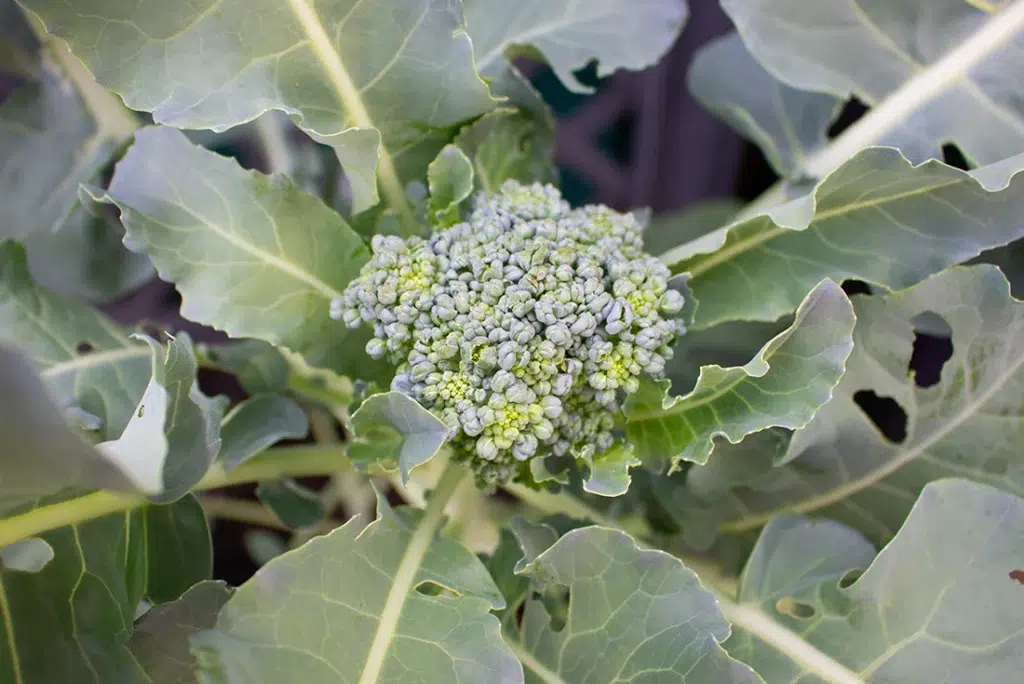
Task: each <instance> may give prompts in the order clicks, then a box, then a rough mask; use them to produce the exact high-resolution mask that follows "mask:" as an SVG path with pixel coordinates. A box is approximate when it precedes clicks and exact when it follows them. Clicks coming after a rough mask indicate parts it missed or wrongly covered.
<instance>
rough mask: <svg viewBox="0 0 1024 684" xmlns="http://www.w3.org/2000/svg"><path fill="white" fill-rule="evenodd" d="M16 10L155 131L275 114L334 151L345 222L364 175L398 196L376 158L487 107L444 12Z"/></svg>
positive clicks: (265, 7) (464, 44)
mask: <svg viewBox="0 0 1024 684" xmlns="http://www.w3.org/2000/svg"><path fill="white" fill-rule="evenodd" d="M21 1H22V3H23V4H24V5H25V6H26V7H28V8H29V9H31V10H33V11H34V12H36V13H38V14H39V15H40V16H41V17H42V18H43V20H44V22H45V23H46V26H47V28H48V29H50V30H52V31H54V32H55V33H56V34H57V35H59V36H60V37H62V38H64V39H66V40H68V41H69V43H70V45H71V49H72V51H73V52H74V53H75V54H76V55H78V56H79V57H80V58H81V59H82V61H84V62H85V64H86V66H88V67H89V69H90V70H91V71H92V73H93V74H95V75H96V78H97V79H98V80H99V81H100V83H102V84H104V85H106V86H107V87H109V88H111V89H113V90H115V91H116V92H118V93H120V94H121V95H122V96H123V97H124V99H125V102H126V103H127V104H128V106H129V107H131V108H133V109H139V110H144V111H148V112H152V113H153V118H154V120H155V121H156V122H157V123H163V124H169V125H172V126H176V127H179V128H209V129H213V130H217V131H222V130H225V129H227V128H230V127H231V126H234V125H237V124H240V123H245V122H247V121H251V120H253V119H255V118H256V117H258V116H259V115H260V114H262V113H264V112H266V111H268V110H271V109H279V110H282V111H284V112H287V113H288V114H289V115H291V116H292V118H293V119H295V120H296V122H297V123H298V124H299V125H300V126H301V127H302V128H303V130H305V131H306V132H307V133H309V134H310V135H311V136H313V137H314V138H315V139H316V140H318V141H320V142H323V143H326V144H329V145H331V146H332V147H334V148H335V150H336V152H337V154H338V158H339V159H340V160H341V163H342V165H343V167H345V171H346V175H347V176H348V178H349V180H350V181H351V184H352V192H353V208H354V210H355V211H357V212H358V211H361V210H363V209H366V208H368V207H369V206H371V205H373V204H374V203H376V201H377V189H376V184H375V182H374V175H375V170H376V169H377V166H378V161H379V162H380V165H381V169H380V171H381V175H382V177H383V178H385V179H386V180H385V182H386V183H389V184H391V185H393V186H394V187H393V188H392V189H393V190H395V189H397V190H398V191H400V190H401V188H402V186H401V185H400V183H399V182H398V179H397V176H396V172H395V167H396V165H398V164H401V163H402V160H401V159H395V158H393V157H392V156H391V155H390V154H389V152H388V151H387V149H386V147H390V148H393V150H394V151H395V152H396V153H397V155H399V156H401V155H403V154H406V155H407V154H412V153H413V152H415V151H416V147H417V146H418V145H419V144H420V143H421V142H422V141H423V140H424V139H425V138H429V137H430V136H431V135H432V130H431V129H435V128H446V127H449V126H452V125H454V124H457V123H459V122H461V121H463V120H466V119H470V118H472V117H474V116H476V115H479V114H481V113H483V112H485V111H487V110H489V109H491V108H492V107H493V105H494V101H493V100H492V98H491V96H490V94H489V93H488V91H487V86H486V85H485V84H484V82H483V81H482V80H481V79H480V77H479V75H478V74H477V73H476V70H475V68H474V66H473V46H472V44H471V42H470V40H469V37H468V36H467V35H466V33H465V30H464V28H463V20H462V13H461V11H460V10H461V8H460V6H459V4H458V3H453V2H450V1H449V0H411V1H410V0H340V1H334V2H327V1H325V0H289V1H288V2H285V3H281V2H274V1H273V0H259V1H258V2H252V1H251V0H220V1H216V0H202V1H201V2H199V3H185V4H176V5H168V4H167V3H166V2H164V0H143V1H142V2H138V3H135V4H133V5H131V6H127V5H121V4H118V3H112V4H108V5H102V6H99V7H97V6H96V3H95V2H93V1H92V0H71V1H70V2H64V1H63V0H21ZM126 55H131V58H130V59H129V58H126ZM382 138H383V143H384V146H385V147H379V143H380V142H381V140H382ZM442 145H443V143H442ZM440 147H441V145H438V146H437V148H436V149H434V153H436V150H437V149H440ZM432 156H433V155H432V154H431V155H430V156H429V157H426V159H425V160H424V161H423V163H422V168H421V169H420V171H421V173H420V174H419V175H421V176H422V172H424V171H425V170H426V164H427V162H429V161H430V158H432Z"/></svg>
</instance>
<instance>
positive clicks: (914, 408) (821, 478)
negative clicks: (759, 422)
mask: <svg viewBox="0 0 1024 684" xmlns="http://www.w3.org/2000/svg"><path fill="white" fill-rule="evenodd" d="M854 303H855V311H856V314H857V326H856V329H855V330H854V350H853V354H851V356H850V359H849V361H848V363H847V372H846V375H845V376H844V377H843V380H842V382H841V383H840V384H839V387H837V388H836V391H835V394H834V396H833V397H832V399H831V400H830V401H829V402H828V403H827V404H825V405H824V406H823V407H822V408H821V409H820V410H819V411H818V414H817V415H816V416H815V418H814V420H813V421H811V423H810V424H809V425H808V426H807V427H805V428H804V429H803V430H800V431H798V432H796V433H795V434H794V435H793V438H792V440H791V441H790V442H789V445H788V448H787V449H786V450H785V451H784V452H782V454H778V453H777V452H776V453H770V452H765V453H762V454H753V453H750V452H745V453H743V452H739V453H737V452H732V451H730V450H724V451H723V453H722V454H721V455H720V456H719V457H718V458H716V459H715V460H714V461H712V462H711V463H709V464H708V465H707V466H705V467H704V468H708V469H710V470H711V471H712V472H711V473H708V474H702V473H701V472H700V471H701V470H703V469H704V468H698V469H696V470H693V471H691V472H690V473H689V477H690V478H691V479H692V478H697V479H698V480H699V484H702V485H703V490H704V491H702V492H700V494H701V496H702V497H703V498H705V499H706V500H707V501H708V502H709V503H707V504H706V506H707V507H709V508H711V509H712V511H711V512H713V513H714V516H715V517H716V518H717V522H718V523H719V524H721V526H722V529H724V530H726V531H731V532H740V531H745V530H752V529H756V528H758V527H760V526H761V525H763V524H765V523H766V522H767V521H768V520H770V519H771V518H772V517H773V516H774V515H777V514H779V513H784V512H801V513H807V512H815V513H816V514H825V515H828V516H829V517H831V518H835V519H838V520H842V521H843V522H846V523H848V524H850V525H852V526H854V527H856V528H857V529H859V530H860V531H861V532H863V533H864V534H866V535H867V536H868V537H869V538H870V539H872V540H875V541H878V542H882V543H884V542H886V541H888V540H889V539H890V538H891V537H892V535H893V534H894V533H895V532H896V530H897V529H898V528H899V526H900V524H901V523H902V522H903V520H904V518H905V516H906V514H907V512H908V511H909V510H910V507H911V505H912V504H913V502H914V500H915V498H916V497H917V495H918V493H919V492H920V491H921V488H922V487H924V485H925V484H926V483H927V482H929V481H931V480H936V479H939V478H942V477H969V478H971V479H972V480H977V481H980V482H985V483H987V484H989V485H992V486H995V487H999V488H1001V489H1004V490H1007V491H1010V492H1013V493H1015V494H1017V495H1018V496H1024V457H1022V456H1021V452H1020V449H1019V445H1020V443H1021V434H1022V433H1021V430H1022V427H1021V426H1022V425H1024V409H1022V406H1021V402H1020V396H1021V391H1022V388H1024V371H1022V368H1024V303H1021V302H1020V301H1018V300H1015V299H1012V298H1011V297H1010V294H1009V287H1008V285H1007V282H1006V279H1005V278H1004V276H1003V275H1002V274H1001V273H1000V272H999V270H998V269H996V268H995V267H993V266H987V265H979V266H971V267H958V268H955V269H951V270H948V271H945V272H943V273H940V274H938V275H935V276H933V277H931V278H929V279H927V280H925V281H924V282H923V283H921V284H920V285H917V286H915V287H913V288H911V289H909V290H905V291H902V292H897V293H895V294H892V295H890V296H887V297H878V296H875V297H855V298H854ZM923 314H927V315H929V316H934V315H935V314H937V315H938V316H940V317H941V318H942V319H943V320H944V321H945V322H946V323H947V324H948V325H949V327H950V328H951V329H952V343H953V353H952V357H951V358H950V359H949V360H948V361H947V362H946V363H945V365H944V366H943V367H942V373H941V376H940V378H939V381H938V382H937V383H936V384H935V385H932V386H930V387H918V386H917V385H916V383H915V380H914V378H913V376H912V375H911V374H910V373H909V372H908V367H909V364H910V360H911V356H912V354H913V346H914V329H915V323H918V324H919V323H920V322H921V321H922V315H923ZM862 391H866V392H874V393H875V394H876V395H877V396H879V397H888V398H891V399H893V400H895V401H896V402H897V403H898V404H899V406H900V407H902V409H903V411H905V412H906V415H907V424H906V437H905V438H904V439H903V440H902V441H901V442H894V441H891V440H890V439H888V438H886V437H885V436H883V435H882V434H881V433H880V432H879V430H878V428H877V427H876V426H875V424H874V423H873V422H872V421H871V419H870V418H869V417H868V416H867V415H866V414H865V413H864V411H863V410H861V408H860V407H859V406H858V404H857V402H856V400H855V395H857V393H858V392H862ZM773 456H779V458H777V460H776V461H774V462H773V458H772V457H773ZM773 466H774V467H773ZM716 472H717V474H715V473H716ZM713 480H717V481H718V482H717V484H713V485H711V486H710V487H709V486H708V485H709V484H710V483H711V482H712V481H713ZM730 486H731V487H733V489H732V490H731V491H730ZM709 489H710V490H711V491H710V492H709V491H708V490H709ZM712 493H713V494H717V495H718V496H716V497H713V498H712V497H711V496H710V494H712ZM679 498H680V500H685V499H687V498H689V499H690V500H691V501H692V500H693V499H694V498H699V497H693V496H689V497H688V496H687V495H686V493H685V492H681V493H680V494H679ZM704 513H705V514H707V513H709V511H704Z"/></svg>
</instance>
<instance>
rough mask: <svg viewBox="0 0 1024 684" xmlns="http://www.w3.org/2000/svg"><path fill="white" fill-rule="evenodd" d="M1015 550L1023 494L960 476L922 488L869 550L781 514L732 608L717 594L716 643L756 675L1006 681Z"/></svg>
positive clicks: (1019, 660) (1015, 665) (1016, 599)
mask: <svg viewBox="0 0 1024 684" xmlns="http://www.w3.org/2000/svg"><path fill="white" fill-rule="evenodd" d="M1021 548H1024V502H1022V501H1021V499H1019V498H1017V497H1015V496H1012V495H1010V494H1007V493H1005V492H1001V491H999V490H996V489H993V488H991V487H988V486H986V485H982V484H977V483H973V482H969V481H966V480H943V481H940V482H934V483H932V484H930V485H928V486H927V487H925V489H924V491H923V492H922V493H921V496H920V498H919V499H918V500H917V503H916V504H915V505H914V509H913V511H912V512H911V514H910V517H909V518H907V521H906V523H905V524H904V525H903V527H902V528H901V529H900V532H899V534H898V535H897V536H896V537H895V538H894V539H893V540H892V542H891V543H889V544H888V545H887V546H886V547H885V548H884V549H883V550H882V552H881V553H880V554H878V556H877V558H875V557H874V552H873V549H872V547H871V545H870V544H868V543H867V542H866V541H865V540H864V539H863V538H862V537H860V536H859V535H858V534H857V533H856V532H854V531H853V530H850V529H848V528H845V527H843V526H842V525H839V524H836V523H833V522H820V523H810V522H809V521H807V520H805V519H803V518H799V517H794V516H783V517H780V518H777V519H775V520H774V521H773V522H772V523H771V524H769V526H768V527H766V528H765V530H764V532H763V533H762V535H761V538H760V540H759V541H758V544H757V547H756V548H755V550H754V553H753V554H752V556H751V557H750V559H749V561H748V562H747V566H746V568H745V570H744V571H743V577H742V581H741V588H740V595H739V603H738V604H731V603H729V602H724V603H723V605H724V607H725V614H726V617H727V618H729V619H730V621H731V622H732V623H733V629H734V630H735V631H734V633H733V636H732V637H731V638H730V639H729V640H728V641H727V642H726V643H725V646H726V648H727V649H728V651H729V653H730V654H731V655H732V656H734V657H736V658H739V659H741V660H743V661H744V662H746V663H748V664H750V665H751V666H753V667H754V668H755V669H756V670H757V671H758V672H759V673H760V674H761V676H763V677H764V678H765V681H768V682H787V681H789V682H792V681H800V682H815V683H819V682H820V683H822V684H828V683H831V682H836V683H842V684H846V683H847V682H866V683H871V684H873V683H876V682H877V683H881V682H900V683H901V684H932V683H933V682H940V681H949V682H1011V681H1015V679H1017V678H1018V676H1019V673H1020V670H1021V668H1022V667H1024V630H1022V629H1021V615H1024V591H1021V585H1020V583H1019V581H1018V580H1017V579H1015V577H1016V574H1015V573H1017V572H1020V570H1017V568H1020V567H1021V555H1020V550H1021ZM854 571H856V572H854ZM860 571H863V574H862V575H861V574H860ZM858 577H859V578H858Z"/></svg>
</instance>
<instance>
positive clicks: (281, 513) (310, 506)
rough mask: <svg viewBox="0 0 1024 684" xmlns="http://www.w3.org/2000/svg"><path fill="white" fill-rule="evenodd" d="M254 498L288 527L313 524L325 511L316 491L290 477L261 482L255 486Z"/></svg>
mask: <svg viewBox="0 0 1024 684" xmlns="http://www.w3.org/2000/svg"><path fill="white" fill-rule="evenodd" d="M256 498H257V499H259V500H260V503H262V504H263V505H264V506H266V507H267V508H269V509H270V512H271V513H273V514H274V516H275V517H276V518H277V519H278V520H280V521H281V522H282V523H284V524H285V525H287V526H289V527H294V528H300V527H309V526H310V525H315V524H316V523H318V522H320V521H321V520H323V519H324V515H325V513H326V511H325V510H324V504H323V502H321V501H320V497H318V496H317V493H316V492H314V491H311V490H309V489H306V488H305V487H303V486H301V485H299V484H298V483H296V482H295V480H292V479H291V478H284V479H281V480H275V481H273V482H261V483H260V484H259V486H258V487H257V488H256Z"/></svg>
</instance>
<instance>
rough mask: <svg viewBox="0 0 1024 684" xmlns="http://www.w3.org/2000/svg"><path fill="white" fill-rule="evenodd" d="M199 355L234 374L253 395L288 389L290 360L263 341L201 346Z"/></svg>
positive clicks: (251, 340)
mask: <svg viewBox="0 0 1024 684" xmlns="http://www.w3.org/2000/svg"><path fill="white" fill-rule="evenodd" d="M197 351H198V352H199V354H200V355H202V356H203V357H205V359H206V360H207V361H208V362H209V363H210V364H212V365H213V366H216V367H217V368H220V369H222V370H224V371H226V372H229V373H233V374H234V375H235V377H236V378H238V382H239V383H240V384H241V385H242V387H243V388H244V389H245V391H246V392H248V393H249V394H273V393H275V392H283V391H285V390H286V389H287V388H288V376H289V375H290V374H291V369H290V368H289V366H288V359H286V358H285V357H284V355H283V354H281V352H280V351H279V350H278V349H277V348H276V347H275V346H274V345H272V344H269V343H267V342H264V341H263V340H254V339H248V340H246V339H243V340H237V341H232V342H228V343H226V344H218V345H216V346H206V345H202V344H200V345H198V346H197Z"/></svg>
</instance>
